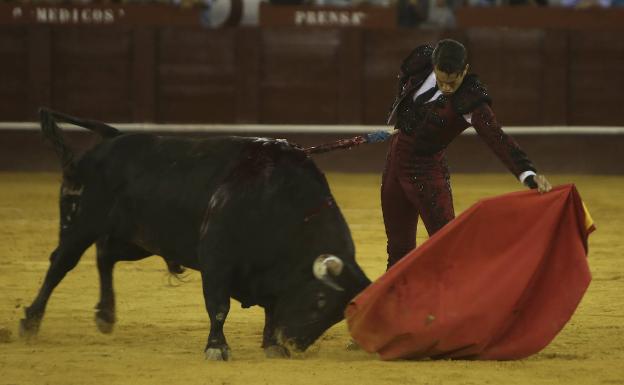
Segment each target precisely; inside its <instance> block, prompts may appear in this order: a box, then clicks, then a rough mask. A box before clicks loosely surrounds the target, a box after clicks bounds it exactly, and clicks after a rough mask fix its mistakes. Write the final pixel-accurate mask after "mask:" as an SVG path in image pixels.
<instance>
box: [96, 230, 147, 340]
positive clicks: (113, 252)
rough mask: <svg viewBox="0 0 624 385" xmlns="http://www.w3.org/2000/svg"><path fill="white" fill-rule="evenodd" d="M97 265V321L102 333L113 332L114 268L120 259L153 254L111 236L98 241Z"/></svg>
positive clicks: (127, 259)
mask: <svg viewBox="0 0 624 385" xmlns="http://www.w3.org/2000/svg"><path fill="white" fill-rule="evenodd" d="M96 247H97V267H98V273H99V276H100V301H99V302H98V304H97V305H96V306H95V309H96V312H95V323H96V325H97V327H98V329H99V330H100V331H101V332H102V333H106V334H109V333H112V331H113V327H114V325H115V321H116V317H115V293H114V291H113V268H114V266H115V263H116V262H118V261H138V260H139V259H143V258H146V257H149V256H150V255H152V253H150V252H149V251H146V250H144V249H142V248H140V247H138V246H135V245H133V244H130V243H127V242H123V241H119V240H115V239H113V238H111V237H109V236H106V237H103V238H100V239H99V240H98V241H97V242H96Z"/></svg>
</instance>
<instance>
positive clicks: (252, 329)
mask: <svg viewBox="0 0 624 385" xmlns="http://www.w3.org/2000/svg"><path fill="white" fill-rule="evenodd" d="M328 177H329V180H330V184H331V186H332V189H333V192H334V195H335V197H336V199H337V201H338V203H339V205H340V207H341V208H342V210H343V212H344V214H345V216H346V218H347V221H348V222H349V224H350V227H351V230H352V232H353V237H354V240H355V244H356V247H357V257H358V260H359V262H360V264H361V265H362V267H363V268H364V270H365V271H366V272H367V274H368V275H369V277H370V278H371V279H375V278H377V277H378V276H379V275H380V274H381V273H382V272H383V270H384V268H385V235H384V230H383V223H382V220H381V211H380V208H379V198H378V197H379V193H378V185H379V176H378V175H350V174H331V175H328ZM550 179H551V181H552V182H553V184H559V183H570V182H573V183H576V184H577V187H578V189H579V191H580V193H581V196H582V197H583V198H584V200H585V202H586V204H587V206H588V208H589V210H590V212H591V213H592V215H593V217H594V219H595V221H596V224H597V226H598V231H596V232H595V233H594V234H592V236H591V237H590V255H589V262H590V266H591V270H592V272H593V281H592V284H591V286H590V288H589V291H588V292H587V294H586V296H585V298H584V300H583V302H582V303H581V306H580V307H579V308H578V310H577V312H576V314H575V315H574V317H573V318H572V320H571V322H570V323H569V324H568V325H567V326H566V328H565V329H564V330H563V331H562V333H561V334H560V335H559V336H558V337H557V338H556V339H555V340H554V341H553V343H552V344H551V345H550V346H548V347H547V348H546V349H545V350H544V351H543V352H541V353H539V354H537V355H535V356H533V357H530V358H528V359H526V360H522V361H513V362H471V361H436V362H431V361H418V362H412V361H396V362H382V361H380V360H379V359H377V357H375V356H374V355H369V354H367V353H365V352H362V351H358V352H350V351H346V350H345V348H344V347H345V344H346V342H347V341H348V339H349V336H348V332H347V330H346V326H345V324H344V323H340V324H338V325H336V326H334V327H333V328H332V329H330V330H329V331H328V332H327V333H326V334H325V335H324V336H323V337H322V338H321V339H320V340H319V341H318V342H317V344H316V345H314V346H313V347H312V348H311V349H310V350H309V351H308V352H307V353H306V354H305V355H304V357H298V358H294V359H286V360H274V359H273V360H270V359H266V358H265V357H264V353H263V351H262V350H261V349H260V347H259V345H260V339H261V332H262V325H263V320H264V316H263V313H262V311H261V309H260V308H252V309H241V308H240V307H239V306H238V305H237V304H233V306H232V311H231V312H230V315H229V317H228V322H227V323H226V328H225V332H226V336H227V337H228V341H229V343H230V346H231V348H232V351H233V360H232V361H230V362H227V363H222V362H207V361H204V359H203V352H202V349H203V347H204V343H205V340H206V337H207V333H208V317H207V314H206V312H205V310H204V306H203V300H202V294H201V283H200V279H199V274H198V273H196V272H192V273H190V274H189V276H188V282H187V283H184V284H182V285H179V286H175V287H174V286H172V285H170V284H169V281H168V277H167V275H166V269H165V264H164V263H163V262H162V260H161V259H160V258H155V257H153V258H150V259H147V260H144V261H141V262H134V263H119V264H118V265H117V269H116V273H115V274H116V275H115V284H116V293H117V311H118V323H117V326H116V330H115V332H114V333H113V334H112V335H102V334H100V333H99V332H98V331H97V329H96V327H95V324H94V322H93V314H94V311H93V306H94V305H95V303H96V300H97V297H98V278H97V272H96V267H95V258H94V253H93V249H90V250H89V251H88V252H87V253H86V254H85V256H84V257H83V259H82V261H81V263H80V264H79V265H78V267H77V268H76V269H74V270H73V271H72V272H71V273H69V274H68V276H67V277H66V278H65V280H64V281H63V282H62V283H61V284H60V285H59V286H58V287H57V289H56V291H55V292H54V294H53V295H52V298H51V300H50V303H49V305H48V309H47V313H46V317H45V319H44V321H43V324H42V327H41V331H40V334H39V337H38V339H37V340H36V341H35V342H31V343H25V342H23V341H21V340H20V339H19V338H18V337H17V324H18V320H19V319H20V318H21V317H22V314H23V307H24V306H26V305H28V304H29V303H30V301H31V300H32V299H33V298H34V296H35V294H36V291H37V290H38V288H39V285H40V283H41V281H42V279H43V276H44V274H45V271H46V270H47V267H48V255H49V253H50V252H51V251H52V249H53V248H54V247H55V245H56V238H57V233H58V228H57V227H58V209H57V202H56V201H57V195H58V185H59V176H57V175H53V174H6V173H5V174H0V384H3V385H8V384H19V385H22V384H37V385H39V384H107V385H113V384H167V385H171V384H184V385H194V384H220V385H224V384H247V385H248V384H270V385H279V384H288V385H296V384H315V385H319V384H332V385H334V384H358V385H360V384H361V385H368V384H370V385H373V384H374V385H379V384H428V385H436V384H445V385H457V384H466V385H467V384H475V385H476V384H479V385H480V384H495V385H497V384H505V385H508V384H527V385H534V384H562V385H563V384H624V263H623V262H622V257H623V256H624V242H623V237H624V236H623V235H622V231H623V230H624V178H623V177H601V176H592V177H590V176H572V175H551V176H550ZM453 188H454V193H455V204H456V211H457V212H461V211H462V210H464V209H465V208H467V207H468V206H469V205H471V204H472V203H474V202H475V201H476V200H477V199H479V198H482V197H487V196H492V195H497V194H500V193H505V192H509V191H514V190H518V189H521V188H522V187H521V186H520V185H519V184H517V182H515V181H514V180H513V178H511V177H510V176H509V175H456V176H454V178H453ZM420 230H421V231H420V233H419V241H420V242H422V241H423V240H424V239H425V237H426V235H425V232H424V231H422V230H423V227H422V225H421V227H420Z"/></svg>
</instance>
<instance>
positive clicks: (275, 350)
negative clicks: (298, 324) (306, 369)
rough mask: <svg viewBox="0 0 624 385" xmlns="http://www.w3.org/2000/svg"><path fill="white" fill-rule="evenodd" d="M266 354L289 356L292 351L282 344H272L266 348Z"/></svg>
mask: <svg viewBox="0 0 624 385" xmlns="http://www.w3.org/2000/svg"><path fill="white" fill-rule="evenodd" d="M264 354H265V355H266V357H267V358H289V357H290V352H289V351H288V349H286V348H285V347H283V346H281V345H271V346H267V347H266V348H264Z"/></svg>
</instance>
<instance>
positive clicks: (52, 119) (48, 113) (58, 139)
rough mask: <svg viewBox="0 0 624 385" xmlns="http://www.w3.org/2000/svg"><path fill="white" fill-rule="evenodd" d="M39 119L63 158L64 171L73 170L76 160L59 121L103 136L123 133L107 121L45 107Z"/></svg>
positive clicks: (43, 131)
mask: <svg viewBox="0 0 624 385" xmlns="http://www.w3.org/2000/svg"><path fill="white" fill-rule="evenodd" d="M39 119H40V121H41V132H42V133H43V135H44V137H45V138H46V139H48V140H49V141H50V142H51V143H52V145H53V146H54V150H55V151H56V153H57V155H58V156H59V158H60V159H61V165H62V167H63V171H64V172H67V171H69V170H71V168H72V165H73V161H74V152H73V151H72V149H71V148H70V147H69V146H67V144H66V143H65V141H64V140H63V135H62V134H61V129H60V128H59V126H58V125H57V122H64V123H70V124H74V125H76V126H79V127H84V128H86V129H89V130H91V131H94V132H96V133H97V134H99V135H100V136H101V137H102V138H112V137H115V136H118V135H121V132H120V131H119V130H117V129H116V128H115V127H111V126H109V125H107V124H105V123H102V122H98V121H94V120H86V119H80V118H76V117H73V116H69V115H66V114H63V113H60V112H57V111H53V110H50V109H49V108H45V107H44V108H41V109H39Z"/></svg>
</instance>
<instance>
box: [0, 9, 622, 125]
mask: <svg viewBox="0 0 624 385" xmlns="http://www.w3.org/2000/svg"><path fill="white" fill-rule="evenodd" d="M139 7H140V9H142V10H143V11H142V13H139V12H137V11H136V10H134V11H132V12H131V11H130V9H127V10H126V11H124V12H125V13H123V16H119V15H120V13H119V9H125V8H123V7H119V6H117V7H114V6H111V7H110V10H109V9H108V8H106V9H103V10H100V12H99V13H97V15H99V16H98V20H109V19H107V17H109V18H113V19H111V20H113V21H111V22H110V23H108V24H106V23H104V22H101V23H99V24H97V23H91V24H89V25H86V26H85V25H82V24H81V25H79V26H77V25H74V23H70V22H67V23H65V24H61V23H60V22H58V21H59V20H60V18H61V16H60V13H59V12H60V11H58V12H57V13H53V15H54V16H53V21H55V22H51V21H50V17H51V16H50V13H49V12H48V13H45V12H43V11H42V12H43V13H45V16H46V18H47V19H45V20H44V21H37V20H38V19H37V17H38V16H37V11H36V9H37V8H34V9H35V11H32V12H35V13H33V14H30V13H29V15H31V16H32V15H34V16H32V17H35V20H34V21H33V20H31V21H24V20H23V18H25V16H23V17H21V18H20V20H21V21H19V22H17V21H15V20H14V21H13V22H12V23H9V22H8V21H6V20H5V23H4V25H0V74H2V79H3V81H2V82H0V116H1V118H0V120H1V121H33V120H36V110H37V108H38V107H39V106H40V105H46V106H51V107H53V108H55V109H58V110H62V111H66V112H68V113H71V114H74V115H79V116H86V117H90V118H94V119H101V120H105V121H109V122H111V121H123V122H158V123H166V122H176V123H262V124H276V123H296V124H383V123H384V120H385V117H386V113H387V111H388V108H389V106H390V104H391V103H392V100H393V98H394V93H395V88H396V75H397V71H398V67H399V65H400V62H401V60H402V59H403V57H405V56H406V55H407V54H408V53H409V52H410V50H411V49H413V48H414V47H415V46H417V45H419V44H422V43H426V42H430V43H433V42H435V41H437V40H438V39H440V38H443V37H453V38H456V39H459V40H461V41H462V42H464V43H465V44H466V46H467V48H468V50H469V55H470V64H471V68H472V70H473V71H474V72H476V73H478V74H479V75H480V77H481V78H482V80H483V81H484V83H485V84H486V85H487V86H488V88H489V91H490V94H491V95H492V96H493V98H494V109H495V111H496V113H497V115H498V117H499V120H500V121H501V122H502V124H503V125H540V126H542V125H591V126H604V125H615V126H624V108H621V103H620V100H621V97H620V93H621V90H622V89H624V39H618V38H614V36H619V32H620V31H623V30H624V23H619V24H618V23H614V22H608V23H607V22H605V23H603V24H602V28H601V29H598V28H597V26H596V25H593V24H591V28H581V29H579V28H580V27H579V28H575V29H567V28H563V27H565V25H563V24H562V22H559V23H554V22H553V23H551V24H549V25H548V27H557V28H556V29H552V28H549V29H544V28H523V29H509V28H503V29H501V28H494V27H492V28H481V27H477V25H479V26H483V25H494V24H493V23H494V22H493V21H492V20H494V18H496V20H499V21H500V23H499V24H497V25H506V24H505V22H504V21H505V20H508V21H509V20H515V19H512V16H513V12H518V15H524V16H523V18H524V20H525V23H526V22H528V21H527V20H529V19H534V21H535V20H542V21H541V22H540V23H541V24H539V23H537V22H534V23H533V24H531V25H529V26H531V27H534V26H536V25H542V24H545V23H546V24H548V23H547V21H548V20H550V18H548V17H554V16H553V14H554V13H553V12H555V13H556V12H560V11H561V12H563V13H561V14H570V15H576V16H575V17H576V18H572V19H569V20H577V19H578V18H579V17H580V16H579V15H585V16H587V17H586V18H585V19H586V20H594V19H595V17H598V16H596V15H599V16H600V15H602V16H600V17H603V19H601V20H611V19H612V18H613V16H612V13H611V12H613V14H614V15H616V16H617V15H621V14H622V10H591V11H587V12H589V13H583V12H585V11H575V10H562V9H559V10H553V9H543V8H534V7H531V8H530V9H529V8H513V9H509V8H507V9H505V8H503V9H498V8H497V9H491V10H490V9H467V10H462V11H461V12H460V13H459V14H458V18H459V21H460V22H462V23H464V24H465V25H466V26H469V27H470V28H463V29H457V30H450V31H437V30H421V29H401V28H376V29H367V28H351V27H349V28H339V27H327V26H317V27H301V26H299V27H298V26H290V27H263V28H260V27H253V28H221V29H210V28H204V27H201V26H200V23H199V22H198V21H197V20H198V18H199V14H198V12H199V11H198V10H186V11H185V10H178V9H177V8H175V12H173V11H172V12H173V13H172V14H171V20H172V21H171V23H170V24H167V23H166V22H165V21H164V19H162V17H163V15H162V11H163V7H162V6H153V7H152V6H147V5H142V6H139ZM2 9H3V8H2V7H0V10H2ZM132 9H134V8H132ZM5 11H7V12H8V8H7V10H5ZM44 11H45V10H44ZM23 12H25V11H23ZM67 12H68V13H66V15H65V16H63V17H65V18H66V20H73V19H71V18H72V17H73V16H72V15H74V13H73V8H72V10H67ZM93 12H94V11H93V10H92V12H91V13H89V14H88V15H87V16H88V19H89V20H94V19H95V16H94V15H95V13H93ZM116 12H117V13H116ZM193 12H195V14H193ZM462 12H463V13H462ZM566 12H567V13H566ZM43 13H42V14H43ZM462 14H463V15H464V16H462ZM77 15H78V16H80V15H81V13H77ZM106 15H109V16H106ZM141 15H142V16H141ZM487 15H490V16H488V17H485V16H487ZM504 15H507V16H506V17H507V19H505V17H504ZM540 15H541V16H540ZM548 15H550V16H548ZM557 15H559V14H558V13H557ZM5 16H6V15H5ZM78 16H77V17H78ZM326 16H327V15H326ZM482 16H483V17H482ZM546 16H548V17H546ZM555 16H556V15H555ZM7 17H8V16H7ZM41 17H43V16H41ZM324 17H325V16H324ZM327 17H329V16H327ZM336 17H338V16H336ZM557 17H558V16H557ZM569 17H572V16H569ZM67 18H69V19H67ZM5 19H6V18H5ZM581 19H583V18H582V17H581ZM2 20H4V19H2ZM475 20H480V21H479V22H480V24H478V23H477V22H476V21H475ZM566 20H568V19H566ZM619 20H620V21H621V20H624V18H621V19H619ZM515 25H516V26H527V24H521V23H520V22H517V24H515ZM588 25H589V24H588ZM618 26H619V29H610V28H617V27H618ZM577 27H578V26H577ZM605 28H606V29H605Z"/></svg>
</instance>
